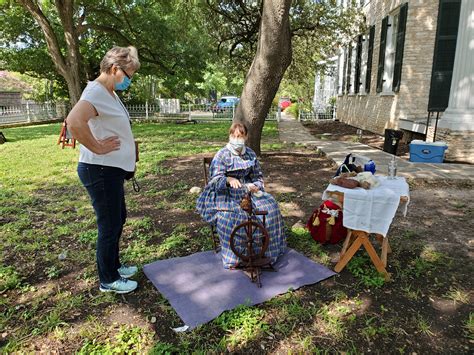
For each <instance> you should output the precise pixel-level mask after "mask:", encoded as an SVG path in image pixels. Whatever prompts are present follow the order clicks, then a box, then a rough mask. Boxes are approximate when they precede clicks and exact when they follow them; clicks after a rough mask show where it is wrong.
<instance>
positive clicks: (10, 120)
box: [0, 103, 67, 125]
mask: <svg viewBox="0 0 474 355" xmlns="http://www.w3.org/2000/svg"><path fill="white" fill-rule="evenodd" d="M66 110H67V106H66V105H65V104H51V103H45V104H31V103H26V104H23V105H16V106H8V107H3V106H0V125H2V124H14V123H30V122H31V123H33V122H41V121H51V120H55V119H57V118H60V117H64V116H65V114H66Z"/></svg>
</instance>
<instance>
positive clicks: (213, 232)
mask: <svg viewBox="0 0 474 355" xmlns="http://www.w3.org/2000/svg"><path fill="white" fill-rule="evenodd" d="M213 158H214V157H213V156H212V157H204V158H203V160H202V163H203V169H204V187H206V186H207V183H208V182H209V167H210V166H211V162H212V159H213ZM210 227H211V238H212V245H213V246H214V252H216V253H218V252H219V250H220V246H219V238H218V237H217V235H216V229H215V227H214V226H213V225H211V226H210Z"/></svg>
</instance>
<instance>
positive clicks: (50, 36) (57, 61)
mask: <svg viewBox="0 0 474 355" xmlns="http://www.w3.org/2000/svg"><path fill="white" fill-rule="evenodd" d="M18 1H19V3H20V4H21V5H22V6H23V8H24V9H25V10H26V11H28V12H29V13H30V14H31V15H32V16H33V18H34V19H36V21H37V22H38V24H39V25H40V27H41V30H42V31H43V33H44V37H45V39H46V45H47V46H48V49H49V52H50V53H51V55H52V57H53V58H52V59H53V63H54V65H55V66H56V68H58V71H59V72H60V73H61V75H65V74H66V71H67V67H66V61H65V58H64V57H63V55H62V53H61V47H60V45H59V41H58V38H57V37H56V33H54V30H53V28H52V27H51V24H50V22H49V20H48V19H47V18H46V16H45V15H44V13H43V11H41V9H40V8H39V6H38V4H37V3H36V2H33V1H32V0H18Z"/></svg>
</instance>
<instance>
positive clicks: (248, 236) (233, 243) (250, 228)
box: [230, 220, 270, 262]
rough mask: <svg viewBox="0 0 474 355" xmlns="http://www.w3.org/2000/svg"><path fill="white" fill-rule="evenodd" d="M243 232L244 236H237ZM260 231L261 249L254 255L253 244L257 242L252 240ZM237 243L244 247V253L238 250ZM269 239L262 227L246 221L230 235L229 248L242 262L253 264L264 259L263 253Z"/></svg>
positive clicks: (256, 223)
mask: <svg viewBox="0 0 474 355" xmlns="http://www.w3.org/2000/svg"><path fill="white" fill-rule="evenodd" d="M242 230H244V231H245V236H241V235H239V232H240V231H242ZM257 231H260V232H261V234H262V238H261V248H260V250H259V252H258V253H255V248H254V244H255V242H256V241H257V240H256V239H254V234H255V232H257ZM238 241H242V242H243V243H242V244H244V245H245V249H244V251H241V250H242V249H241V248H239V249H241V250H238V246H239V244H240V243H239V244H238V243H237V242H238ZM269 242H270V238H269V236H268V232H267V230H266V228H265V227H264V226H262V225H261V224H260V223H258V222H255V221H251V220H250V221H246V222H243V223H241V224H239V225H238V226H236V227H235V228H234V230H233V231H232V233H231V235H230V248H231V249H232V251H233V252H234V254H235V255H236V256H237V257H239V258H240V259H241V260H242V261H244V262H253V261H256V260H258V259H262V258H264V255H265V252H266V250H267V248H268V244H269Z"/></svg>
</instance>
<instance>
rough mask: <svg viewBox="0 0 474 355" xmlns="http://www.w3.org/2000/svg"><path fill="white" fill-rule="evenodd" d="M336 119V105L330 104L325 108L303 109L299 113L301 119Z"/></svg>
mask: <svg viewBox="0 0 474 355" xmlns="http://www.w3.org/2000/svg"><path fill="white" fill-rule="evenodd" d="M334 119H336V107H334V106H329V107H327V108H326V109H325V110H317V111H303V110H300V111H299V113H298V120H299V121H316V120H334Z"/></svg>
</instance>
